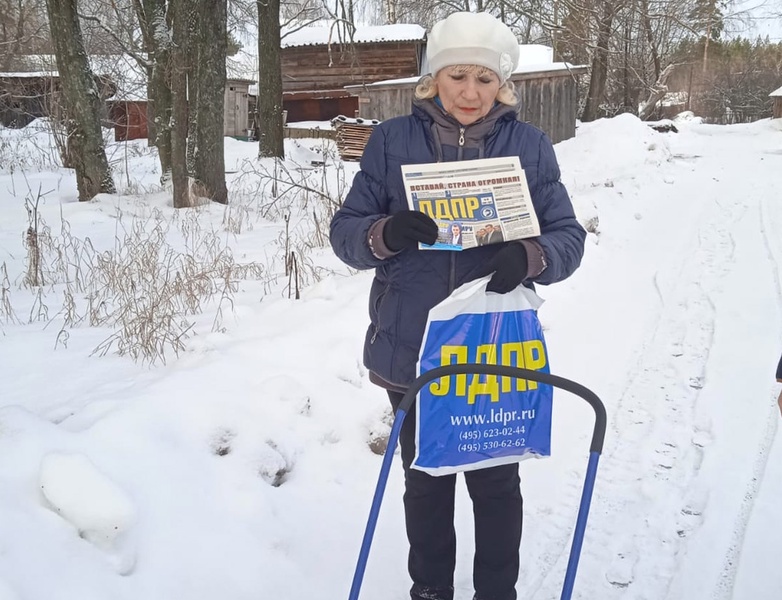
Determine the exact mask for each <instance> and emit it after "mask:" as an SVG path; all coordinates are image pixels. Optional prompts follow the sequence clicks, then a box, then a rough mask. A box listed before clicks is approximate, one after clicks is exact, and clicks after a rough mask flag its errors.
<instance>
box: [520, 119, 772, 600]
mask: <svg viewBox="0 0 782 600" xmlns="http://www.w3.org/2000/svg"><path fill="white" fill-rule="evenodd" d="M723 132H724V133H723ZM703 133H708V134H710V135H711V136H712V143H711V144H709V149H710V152H709V154H708V155H705V156H701V157H696V156H694V155H691V154H688V153H687V141H688V139H691V138H688V137H686V136H693V135H698V134H696V133H693V132H686V133H685V134H683V135H682V136H681V138H682V139H671V140H670V141H669V143H670V145H671V149H672V151H673V152H674V155H673V156H674V158H673V160H672V161H671V162H670V163H669V164H665V165H662V166H661V172H660V179H659V181H657V182H643V183H642V185H656V186H657V187H658V188H659V196H660V199H661V201H660V205H659V206H657V207H645V208H646V209H653V210H656V211H658V213H657V214H656V215H655V216H650V220H651V219H656V223H655V224H654V226H658V227H660V231H661V233H660V236H659V239H660V244H661V246H662V245H665V246H667V247H668V248H669V249H675V252H667V253H666V252H664V251H660V250H659V249H656V248H639V247H634V246H633V244H632V240H629V241H628V242H627V246H626V248H624V249H623V250H624V252H622V254H623V256H621V260H627V257H626V255H624V253H625V252H626V253H630V254H631V255H633V254H637V255H638V257H639V260H638V264H639V265H640V266H639V272H636V273H635V274H634V276H636V277H637V276H639V275H640V276H645V277H647V278H649V279H650V282H649V283H650V285H649V288H650V291H652V290H653V293H654V295H655V296H656V301H657V304H658V306H657V310H656V313H655V314H656V319H655V320H654V321H653V322H650V323H648V324H647V326H646V328H645V331H644V333H643V336H642V338H641V339H640V340H639V342H640V350H638V351H637V352H636V355H635V364H634V366H633V367H632V368H631V369H630V370H629V372H627V374H626V376H625V377H626V379H625V380H624V387H623V389H621V393H620V394H619V395H618V399H617V400H611V399H610V398H609V399H607V398H604V401H606V404H607V405H608V409H609V431H608V433H607V439H606V447H605V450H604V453H603V456H602V458H601V466H600V469H599V473H598V485H597V488H596V491H595V499H594V502H593V505H592V510H591V514H590V521H589V525H588V532H587V540H586V542H585V545H584V550H583V552H582V558H581V564H580V568H579V577H578V579H577V585H576V592H575V594H574V597H575V598H583V599H595V598H600V599H601V600H612V599H619V598H621V599H622V600H631V599H632V600H636V599H637V600H662V599H669V600H677V599H680V598H703V599H714V600H729V599H731V598H734V597H735V598H736V599H737V600H739V599H740V598H741V596H740V595H737V596H734V595H733V589H734V581H735V579H736V575H737V571H738V567H739V563H740V558H741V553H742V547H743V542H744V539H745V532H746V529H747V525H748V523H749V521H750V517H751V514H752V511H753V505H754V502H755V499H756V497H757V494H758V492H759V490H760V487H761V485H762V482H763V476H764V472H765V467H766V458H767V456H768V454H769V451H770V448H771V446H772V444H773V442H774V438H775V433H776V426H777V420H778V414H777V413H776V412H775V411H774V410H772V409H770V408H769V407H768V406H767V397H766V396H765V395H764V394H763V390H767V389H769V387H770V383H771V379H770V377H771V375H769V374H768V373H766V374H765V375H763V374H762V371H760V372H759V373H758V374H757V376H756V377H755V378H754V381H756V382H757V385H754V386H748V385H746V384H744V385H743V386H735V384H734V387H733V388H731V387H729V385H730V383H729V382H730V380H731V378H732V379H734V380H735V379H742V378H744V377H746V376H747V375H752V373H748V372H743V371H742V365H743V363H742V362H741V361H735V364H736V372H735V373H732V374H731V373H725V372H724V371H725V368H724V366H725V365H726V364H734V363H732V362H730V361H726V360H724V359H723V358H721V356H723V355H726V356H728V357H730V355H731V354H733V355H735V356H736V357H737V358H738V357H741V356H744V357H747V356H748V355H749V353H750V352H751V351H752V347H751V344H747V346H748V347H746V348H745V347H744V345H743V344H742V341H741V340H740V339H737V336H741V332H742V326H741V325H742V321H747V320H751V317H749V318H748V317H747V316H746V315H743V314H742V312H746V310H752V308H751V306H750V304H749V303H747V302H742V301H740V300H739V298H740V297H741V296H742V294H746V293H748V290H747V289H746V288H745V287H743V286H742V285H740V282H741V281H742V280H743V281H744V282H745V283H747V282H748V281H749V282H752V283H753V284H754V285H755V286H756V288H755V289H754V290H753V291H752V293H753V294H757V296H756V297H757V298H765V300H764V301H762V302H761V305H760V306H758V307H756V308H758V311H759V313H760V314H763V313H765V314H778V310H779V309H778V307H780V306H782V292H780V284H779V276H778V273H779V267H780V262H779V257H780V253H779V250H780V248H779V246H777V245H776V244H777V242H776V240H775V239H774V237H773V234H772V232H778V231H780V230H782V212H781V211H780V209H779V207H778V199H779V198H780V197H782V181H779V182H778V183H775V182H774V177H773V175H772V174H773V173H776V174H779V173H782V157H779V156H773V155H768V156H767V157H766V160H765V164H764V165H763V168H765V169H768V173H767V177H766V179H765V181H767V182H769V183H768V184H767V185H766V187H763V186H761V185H760V184H757V183H751V182H748V181H747V178H746V174H747V173H751V172H752V171H753V169H757V168H758V167H757V164H758V160H759V155H760V152H761V151H762V149H763V147H764V144H765V145H766V146H767V145H768V143H769V141H770V140H771V138H769V137H768V136H766V137H760V138H758V136H752V135H736V130H735V129H730V130H725V129H722V130H720V129H713V128H703ZM679 150H681V151H679ZM744 167H746V169H745V168H744ZM704 173H719V174H720V175H719V177H713V178H708V179H706V178H704ZM778 180H782V177H779V178H778ZM671 182H673V185H671ZM625 183H626V182H625ZM617 186H618V187H619V188H620V189H621V188H622V182H617ZM629 187H630V188H631V186H629ZM646 190H647V193H648V188H646ZM664 210H668V211H670V212H669V213H668V214H667V219H663V218H662V216H663V211H664ZM759 230H760V231H762V232H763V236H759V235H758V231H759ZM640 239H644V240H647V239H649V237H648V236H643V237H641V238H640ZM607 243H610V242H607ZM616 250H621V249H619V248H617V249H616ZM607 253H608V254H610V249H609V250H607ZM644 253H646V254H648V253H655V255H656V256H657V257H658V259H659V260H657V264H656V266H655V267H654V268H652V269H647V270H646V271H645V272H644V271H643V269H644V268H645V264H644V262H643V261H642V260H641V256H642V255H643V254H644ZM618 259H619V258H618ZM581 285H582V286H584V285H586V286H588V285H589V282H586V283H582V284H581ZM628 285H633V280H632V278H628ZM576 291H577V290H576ZM617 308H618V310H620V311H621V312H622V314H623V316H618V315H615V316H614V323H613V324H614V326H615V327H616V330H617V331H622V330H624V329H623V327H622V321H623V320H626V319H628V318H629V319H632V318H633V316H632V313H633V310H632V307H629V306H625V307H617ZM730 321H735V322H736V323H737V336H723V337H721V338H720V337H719V335H718V333H719V332H717V331H716V329H715V326H716V324H717V323H723V322H730ZM743 325H744V327H745V328H746V326H747V325H749V326H751V323H747V322H744V323H743ZM759 327H761V328H762V327H763V324H762V320H761V323H760V324H759ZM766 327H768V324H767V325H766ZM755 335H756V332H755ZM745 337H749V338H752V337H753V336H752V335H750V336H745ZM713 354H717V355H719V357H718V358H714V357H713ZM750 360H751V359H750ZM753 362H757V361H753ZM763 364H767V363H763ZM723 379H724V380H725V382H726V383H724V384H723V383H719V384H718V383H717V380H720V382H722V380H723ZM712 382H714V383H715V384H716V385H711V384H712ZM735 388H737V390H738V391H737V393H738V394H741V395H740V396H737V395H734V394H732V393H731V392H733V390H734V389H735ZM742 405H743V406H742ZM736 411H738V413H739V414H738V415H736V414H734V412H736ZM753 411H755V412H754V413H753ZM742 418H744V420H743V421H739V419H742ZM711 454H713V455H714V456H713V457H712V459H713V460H712V462H715V461H717V462H719V463H720V465H721V466H722V467H723V468H724V471H725V474H726V476H725V477H720V476H719V475H717V476H708V475H703V474H701V467H702V465H703V464H704V461H705V460H708V458H709V457H710V455H711ZM732 456H735V459H734V458H732ZM584 462H585V460H584ZM717 466H719V465H717ZM578 477H583V472H582V473H579V474H578ZM579 483H580V482H579ZM572 488H573V486H570V489H569V492H570V493H568V494H566V496H565V497H564V498H563V501H567V502H569V503H570V504H571V505H572V504H573V503H574V495H575V494H574V491H576V490H573V489H572ZM575 501H576V502H577V498H576V499H575ZM554 512H555V513H557V514H559V513H560V512H562V511H554ZM565 512H567V511H565ZM551 520H552V521H555V520H554V519H551ZM567 526H568V527H569V528H571V529H572V523H569V524H567ZM536 536H537V537H536V539H533V540H530V541H527V540H525V543H527V542H528V547H530V546H531V550H530V554H531V555H532V556H534V557H537V559H538V560H537V562H536V564H535V568H532V569H529V573H533V574H534V575H530V574H529V573H528V574H527V577H528V578H527V581H526V582H525V581H524V580H522V585H520V590H523V591H524V592H523V593H522V594H521V597H527V598H532V599H534V600H544V599H548V598H555V597H556V598H558V597H559V591H560V590H561V581H562V572H563V571H564V568H565V564H566V561H567V555H568V552H569V547H570V540H569V538H567V539H564V537H563V528H562V523H561V522H552V524H551V525H548V526H545V527H543V528H542V529H541V531H538V532H536ZM541 538H542V539H541ZM547 540H548V542H547ZM693 540H694V541H693ZM563 541H564V542H566V543H564V544H563ZM546 556H548V557H551V556H555V557H557V561H556V566H553V567H552V565H551V564H550V563H549V564H548V565H547V564H546V561H545V560H541V559H542V558H543V557H546ZM533 560H534V559H533ZM767 593H768V594H769V595H767V596H758V595H755V596H753V600H763V599H765V598H767V599H768V600H771V598H776V597H777V596H776V595H775V594H776V593H778V588H777V589H776V591H774V589H768V591H767Z"/></svg>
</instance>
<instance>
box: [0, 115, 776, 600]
mask: <svg viewBox="0 0 782 600" xmlns="http://www.w3.org/2000/svg"><path fill="white" fill-rule="evenodd" d="M674 122H675V124H676V126H677V128H678V130H679V133H666V134H664V133H658V132H656V131H654V130H652V129H651V128H650V127H648V125H647V124H644V123H641V122H640V121H638V120H637V119H636V118H634V117H632V116H629V115H622V116H619V117H616V118H613V119H605V120H600V121H597V122H594V123H583V124H580V125H579V128H578V133H577V136H576V137H575V138H574V139H571V140H567V141H565V142H562V143H560V144H558V145H557V146H556V150H557V154H558V157H559V160H560V163H561V167H562V177H563V181H564V182H565V184H566V185H567V187H568V190H569V192H570V194H571V196H572V198H573V202H574V206H575V207H576V210H577V213H578V216H579V219H580V220H581V222H582V223H584V224H585V225H588V227H589V229H590V231H591V233H590V234H589V236H588V239H587V248H586V254H585V257H584V260H583V263H582V266H581V268H580V269H579V270H578V271H577V272H576V273H575V274H574V275H573V276H572V277H571V278H569V279H568V280H566V281H564V282H561V283H559V284H556V285H552V286H547V287H542V286H541V287H539V288H538V293H539V294H540V295H541V296H542V297H543V298H544V299H545V301H546V302H545V304H544V305H543V307H542V308H541V310H540V317H541V320H542V322H543V325H544V329H545V333H546V339H547V343H548V348H549V353H550V356H551V362H552V372H554V373H556V374H558V375H561V376H564V377H567V378H570V379H573V380H575V381H578V382H580V383H582V384H584V385H586V386H587V387H589V388H590V389H592V390H593V391H595V393H597V394H598V395H599V396H600V397H601V398H602V400H603V401H604V402H605V404H606V408H607V412H608V423H609V426H608V431H607V438H606V443H605V450H604V452H603V455H602V457H601V462H600V467H599V469H598V474H597V483H596V486H595V491H594V497H593V501H592V509H591V512H590V516H589V521H588V524H587V531H586V538H585V541H584V546H583V550H582V553H581V561H580V565H579V572H578V577H577V579H576V583H575V592H574V596H573V597H574V598H578V599H581V600H587V599H588V600H595V599H600V600H652V599H653V600H678V599H682V600H683V599H696V598H697V599H703V600H728V599H732V600H749V599H752V600H776V599H777V598H778V597H779V590H780V589H782V571H780V569H779V567H778V564H777V563H778V557H779V556H780V555H782V536H780V535H779V532H780V530H782V529H781V528H782V509H780V497H782V441H780V436H779V435H778V433H777V431H778V423H779V419H780V415H779V411H778V409H777V407H776V403H775V399H776V395H777V394H778V393H779V385H778V384H776V383H775V382H774V371H775V366H776V362H777V360H778V358H779V353H780V351H781V350H782V341H781V340H782V335H780V333H781V332H782V283H781V279H780V266H781V265H782V238H780V236H779V235H778V232H779V231H780V229H782V203H780V201H779V199H780V198H782V177H780V175H779V174H780V173H782V121H780V120H764V121H760V122H757V123H753V124H747V125H730V126H718V125H707V124H703V123H701V122H699V119H698V118H697V117H696V116H695V115H692V114H691V113H690V114H688V115H684V116H683V117H682V118H681V119H676V120H675V121H674ZM47 131H48V129H47V128H46V127H45V124H43V123H42V122H41V121H36V122H34V123H33V124H31V126H29V127H27V128H24V129H21V130H8V129H0V158H1V159H2V160H0V457H2V459H0V598H1V599H2V600H20V599H25V600H50V599H52V598H63V599H65V598H79V599H80V600H93V599H94V600H98V599H100V600H104V599H105V598H113V599H117V600H126V599H127V600H138V599H140V598H143V599H145V600H155V599H160V600H163V599H170V598H188V599H189V600H202V599H203V600H207V599H209V600H211V599H212V598H217V597H219V598H223V599H232V600H241V599H245V598H246V599H250V598H284V599H286V600H304V599H305V598H307V599H309V598H320V597H329V598H338V597H347V594H348V590H349V587H350V582H351V580H352V577H353V571H354V568H355V561H356V558H357V556H358V550H359V547H360V543H361V537H362V535H363V531H364V526H365V524H366V516H367V513H368V510H369V506H370V503H371V499H372V495H373V492H374V485H375V482H376V479H377V475H378V472H379V468H380V462H381V456H380V455H378V454H376V453H374V452H373V451H372V450H371V448H372V447H375V445H376V444H377V443H378V439H379V438H382V436H383V435H386V434H387V433H388V431H389V427H390V415H389V410H388V402H387V400H386V398H385V394H384V392H383V391H382V390H380V389H378V388H376V387H374V386H373V385H371V384H370V383H369V381H368V376H367V372H366V370H365V369H364V367H363V366H362V364H361V356H362V344H363V339H364V332H365V330H366V326H367V313H366V310H367V309H366V301H367V294H368V291H369V285H370V282H371V273H368V272H362V273H355V272H352V271H351V270H349V269H347V268H346V267H344V266H343V265H342V264H341V263H340V262H339V261H338V260H337V259H336V258H335V257H334V256H333V254H332V252H331V250H330V249H329V247H328V246H327V245H324V243H323V239H322V238H319V237H318V236H317V235H315V225H314V221H313V217H312V214H313V211H316V213H317V211H318V210H320V209H319V208H318V207H319V206H320V204H318V203H317V202H316V201H317V198H318V196H317V195H314V194H313V193H312V192H311V190H313V189H324V188H325V189H328V190H329V192H330V193H332V194H338V193H341V192H342V193H344V187H345V185H346V182H347V183H349V182H350V180H351V178H352V176H353V173H355V170H356V169H357V165H355V164H354V163H347V164H344V165H343V164H341V163H339V162H338V159H336V153H335V149H334V146H333V142H329V141H326V140H295V141H294V140H287V142H286V145H287V146H286V148H287V152H288V160H286V161H285V163H284V164H283V166H284V167H285V170H286V171H287V173H289V174H291V176H293V177H295V178H296V180H297V181H299V182H300V184H301V185H300V186H299V187H298V188H296V189H298V190H299V191H298V192H294V191H293V188H292V189H291V191H289V192H287V195H282V196H280V197H279V198H278V199H277V200H276V201H275V202H273V201H272V200H271V199H270V197H269V193H270V192H269V187H268V185H266V184H268V179H264V177H266V175H268V174H270V173H273V172H274V171H275V168H276V169H277V170H278V172H281V168H280V167H275V165H274V163H273V162H270V161H259V160H257V159H256V158H255V155H256V153H257V145H256V144H253V143H247V142H241V141H237V140H233V139H226V170H227V171H228V172H229V175H228V176H227V177H228V185H229V190H230V199H231V202H232V204H231V205H230V206H229V207H227V208H225V207H221V206H212V205H205V206H200V207H197V208H193V209H187V210H180V211H175V210H174V209H173V208H172V207H171V194H170V192H166V191H164V190H162V189H161V188H160V185H159V182H158V180H159V177H160V174H159V171H158V167H157V162H156V157H155V155H154V151H153V150H151V149H149V148H147V147H146V144H145V142H144V141H143V140H139V141H137V142H132V143H128V144H127V145H123V144H118V143H114V142H113V141H110V140H111V136H110V132H108V131H107V138H108V139H109V145H108V153H109V160H110V162H111V164H112V167H113V169H114V176H115V182H116V183H117V186H118V189H119V192H118V194H117V195H101V196H99V197H97V198H96V199H94V200H93V201H91V202H86V203H78V202H77V201H76V197H77V196H76V185H75V181H74V177H73V173H72V172H71V171H69V170H66V169H62V168H60V167H59V166H58V165H57V161H56V159H55V158H53V157H54V156H55V155H56V153H55V152H53V151H52V150H51V140H50V139H49V138H48V133H47ZM313 155H317V156H319V157H321V158H322V159H323V161H324V162H325V163H326V167H325V171H324V167H315V166H313V165H312V163H311V158H312V156H313ZM264 181H265V182H266V183H264ZM319 186H320V187H319ZM36 198H38V212H39V214H40V216H41V218H42V219H43V220H44V221H45V225H46V227H47V228H48V229H47V231H48V234H49V236H50V240H51V241H52V246H53V248H55V249H59V250H58V251H59V252H66V253H67V252H71V253H70V254H69V255H68V256H70V257H71V258H73V257H74V256H77V254H76V253H75V252H74V249H76V250H78V251H79V252H80V254H78V255H79V256H83V257H85V260H87V259H88V258H89V257H91V256H92V257H93V258H92V260H93V263H92V264H93V265H97V264H102V263H99V262H98V260H97V256H98V255H97V254H96V255H92V254H90V251H89V249H90V247H92V248H94V250H95V252H98V253H100V257H101V260H102V261H107V260H109V258H110V257H111V256H112V252H114V251H115V249H117V248H126V249H127V248H128V241H127V240H129V239H133V238H132V233H133V231H139V230H141V231H149V232H158V233H159V234H160V235H162V236H163V239H164V240H165V242H166V243H167V244H169V245H170V248H171V249H172V250H171V251H170V252H171V253H173V252H181V253H184V255H189V256H193V257H198V259H199V260H201V261H206V260H207V258H206V257H207V256H209V255H210V252H212V253H214V252H215V251H217V250H219V249H226V252H228V250H230V254H222V255H221V256H222V257H223V258H222V260H228V258H227V257H228V256H230V257H231V259H232V260H234V261H235V263H237V264H238V263H241V264H250V263H256V264H258V265H261V266H262V267H263V269H262V270H260V271H259V273H260V274H259V275H258V276H257V277H248V278H246V279H242V280H240V281H238V283H237V288H236V290H235V292H233V294H232V295H230V299H229V300H222V301H221V299H220V293H219V292H218V293H217V295H216V296H213V297H212V299H211V300H205V301H203V303H202V310H201V311H200V312H196V313H193V314H188V315H187V320H188V322H189V323H190V324H191V329H190V330H189V332H188V337H187V338H186V339H185V340H184V344H185V349H184V350H183V351H181V352H180V353H179V354H178V355H176V354H175V353H173V352H172V351H171V350H170V349H168V350H167V353H166V357H165V358H166V360H165V362H162V361H160V360H158V361H155V362H154V363H142V362H134V361H133V360H132V359H131V358H130V357H129V356H127V355H125V356H120V355H118V354H116V349H117V347H116V345H115V346H113V347H112V348H111V349H110V350H109V351H108V352H107V353H105V354H101V353H100V352H98V353H94V352H93V351H94V350H95V349H96V348H97V347H99V346H100V344H101V343H102V342H104V341H105V340H106V339H107V338H109V336H111V335H112V332H114V331H115V329H114V327H115V325H112V324H111V323H107V322H106V323H102V324H100V325H96V326H89V320H88V319H85V320H84V321H82V322H81V323H78V324H77V325H76V326H73V327H71V326H66V323H65V320H66V315H67V307H66V303H65V302H64V292H65V291H66V289H67V288H68V286H70V289H71V290H72V291H73V293H74V299H75V301H76V306H77V308H78V310H79V311H80V314H81V313H82V312H83V311H84V310H85V307H86V306H87V301H86V299H85V293H84V292H83V291H79V290H78V289H77V288H76V282H77V281H79V280H84V279H85V277H86V276H85V273H84V272H82V273H81V274H80V275H77V274H75V273H74V272H73V270H71V271H70V273H71V279H70V283H67V284H66V283H65V282H63V281H62V280H61V279H57V280H52V281H51V282H49V283H47V284H46V285H45V286H43V287H42V288H40V295H39V293H38V292H39V290H36V289H32V290H31V289H29V288H27V287H24V286H23V285H22V282H23V279H24V275H25V273H26V270H27V258H26V255H27V250H26V248H25V247H24V246H23V240H24V233H25V232H26V231H27V228H28V225H29V221H28V211H27V209H26V206H27V208H30V207H31V205H32V204H34V202H35V200H36ZM317 214H318V218H319V219H320V221H321V222H325V221H324V216H323V214H322V213H317ZM286 216H290V220H289V222H288V224H287V226H286V222H285V217H286ZM42 229H43V225H42ZM286 229H287V230H288V232H289V236H288V238H287V241H286V235H285V232H286ZM149 236H150V237H149V239H150V240H151V239H154V238H153V237H152V236H153V234H152V233H149ZM68 243H70V244H71V246H70V248H71V250H68V248H69V246H68ZM210 244H211V246H210ZM209 248H212V250H210V249H209ZM290 248H294V249H295V251H296V252H297V253H298V256H299V257H300V262H299V266H300V269H301V271H300V273H301V274H302V278H303V281H302V284H301V290H300V291H301V299H299V300H295V299H293V297H292V296H293V294H292V290H291V289H290V288H289V278H288V277H287V276H285V274H284V264H285V258H286V256H287V254H286V252H287V250H286V249H290ZM56 253H57V252H54V254H55V255H56ZM167 256H169V257H171V256H173V254H168V255H167ZM126 258H127V257H126ZM84 264H86V263H84ZM50 266H51V265H50ZM51 268H52V270H54V267H53V266H51ZM71 268H72V267H71ZM79 278H81V279H79ZM136 284H137V285H141V277H140V274H139V277H138V278H137V280H136ZM139 299H141V298H139ZM6 301H7V302H8V303H10V306H11V308H12V310H13V318H12V317H11V316H10V315H9V314H8V309H7V303H6ZM105 301H106V302H107V306H109V307H111V306H112V302H113V301H114V300H113V299H112V298H110V297H107V298H105ZM554 402H555V414H554V428H553V439H552V456H551V457H550V458H548V459H545V460H539V461H526V462H524V463H522V466H521V469H522V490H523V493H524V497H525V518H524V536H523V541H522V563H521V564H522V570H521V576H520V580H519V584H518V591H519V597H520V598H527V599H531V600H549V599H550V598H555V597H559V593H560V590H561V585H562V580H563V576H564V571H565V566H566V563H567V557H568V553H569V548H570V536H571V534H572V530H573V525H574V523H575V516H576V512H577V509H578V502H579V497H580V493H581V486H582V484H583V478H584V473H585V469H586V464H587V454H588V448H589V440H590V437H591V425H592V421H593V419H592V414H591V410H590V409H589V408H588V407H587V406H586V405H585V403H583V402H580V401H579V400H578V399H576V398H574V397H571V396H568V395H567V394H564V393H556V394H555V400H554ZM391 471H392V472H391V477H390V480H389V482H388V487H387V489H386V493H385V500H384V504H383V507H382V510H381V513H380V520H379V523H378V528H377V531H376V533H375V543H374V545H373V547H372V552H371V554H370V559H369V564H368V567H367V572H366V577H365V580H364V583H363V587H362V598H368V599H371V598H380V597H384V598H390V599H392V600H403V599H405V598H407V588H408V586H409V582H408V578H407V574H406V560H407V559H406V540H405V534H404V520H403V511H402V503H401V495H402V489H403V480H402V473H401V466H400V464H399V460H398V457H397V458H396V460H395V462H394V464H393V465H392V470H391ZM456 521H457V524H456V525H457V532H458V535H459V550H458V557H457V574H456V588H457V590H456V600H469V599H470V598H471V597H472V596H471V594H472V589H471V582H470V566H471V564H472V540H473V536H472V532H471V523H472V514H471V507H470V502H469V499H468V497H467V494H466V490H465V489H464V487H463V485H461V484H460V487H459V489H458V493H457V511H456Z"/></svg>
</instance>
